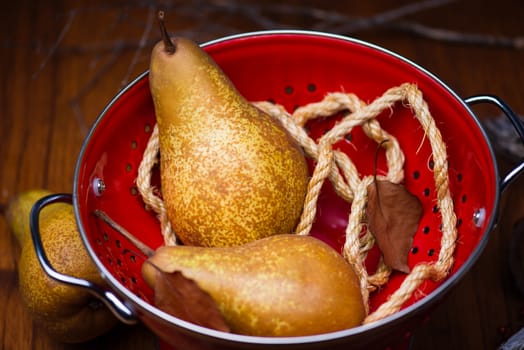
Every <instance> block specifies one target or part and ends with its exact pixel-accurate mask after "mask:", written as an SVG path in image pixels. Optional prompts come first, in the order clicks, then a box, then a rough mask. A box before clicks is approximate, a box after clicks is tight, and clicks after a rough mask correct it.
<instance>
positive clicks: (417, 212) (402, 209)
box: [366, 180, 422, 273]
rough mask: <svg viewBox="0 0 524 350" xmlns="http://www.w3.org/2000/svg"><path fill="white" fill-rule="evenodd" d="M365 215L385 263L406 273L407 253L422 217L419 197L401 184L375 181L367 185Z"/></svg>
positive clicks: (407, 267)
mask: <svg viewBox="0 0 524 350" xmlns="http://www.w3.org/2000/svg"><path fill="white" fill-rule="evenodd" d="M366 214H367V218H368V227H369V229H370V231H371V233H372V234H373V236H374V237H375V240H376V242H377V245H378V247H379V249H380V251H381V252H382V255H383V258H384V263H385V264H386V265H388V266H389V267H391V268H392V269H394V270H398V271H401V272H405V273H409V266H408V254H409V251H410V249H411V245H412V244H413V236H414V235H415V232H416V230H417V227H418V224H419V221H420V218H421V216H422V205H421V203H420V201H419V199H418V198H417V197H416V196H414V195H412V194H411V193H409V191H408V190H407V189H406V188H405V187H404V186H402V185H400V184H395V183H392V182H390V181H377V180H375V181H374V182H373V183H372V184H370V185H369V186H368V204H367V209H366Z"/></svg>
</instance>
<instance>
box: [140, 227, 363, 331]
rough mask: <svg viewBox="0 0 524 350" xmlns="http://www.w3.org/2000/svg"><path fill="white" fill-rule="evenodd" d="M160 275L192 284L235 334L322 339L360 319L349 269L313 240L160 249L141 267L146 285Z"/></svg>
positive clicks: (354, 280)
mask: <svg viewBox="0 0 524 350" xmlns="http://www.w3.org/2000/svg"><path fill="white" fill-rule="evenodd" d="M159 270H160V271H163V272H167V273H173V272H175V271H179V272H181V273H182V275H183V276H184V277H186V278H189V279H191V280H193V281H195V282H196V283H197V284H198V285H199V286H200V288H201V289H202V290H203V291H205V292H207V293H208V294H209V295H210V296H211V297H212V298H213V299H214V301H215V302H216V304H217V307H218V309H219V310H220V311H221V313H222V315H223V316H224V319H225V321H226V323H227V324H228V326H229V327H230V328H231V331H232V332H234V333H239V334H246V335H254V336H268V337H282V336H302V335H313V334H321V333H327V332H333V331H338V330H343V329H348V328H351V327H355V326H358V325H360V324H361V323H362V321H363V319H364V317H365V314H366V308H365V307H364V302H363V298H362V293H361V291H360V286H359V281H358V279H357V276H356V274H355V271H354V270H353V268H352V267H351V266H350V265H349V263H348V262H346V260H345V259H344V258H343V257H342V256H341V255H340V254H338V253H337V252H336V251H335V250H333V249H332V248H331V247H330V246H328V245H327V244H325V243H324V242H322V241H320V240H319V239H317V238H314V237H311V236H299V235H294V234H281V235H275V236H270V237H267V238H263V239H260V240H257V241H253V242H250V243H247V244H244V245H241V246H233V247H214V248H213V247H195V246H169V247H167V246H165V247H161V248H159V249H158V250H157V251H156V252H155V254H154V255H153V256H152V257H150V258H149V259H148V261H147V262H146V263H144V264H143V265H142V275H143V277H144V279H145V281H146V282H147V283H148V284H149V285H150V286H152V288H154V286H155V283H156V279H157V278H161V277H160V276H161V274H160V273H159V272H158V271H159ZM189 311H190V310H189Z"/></svg>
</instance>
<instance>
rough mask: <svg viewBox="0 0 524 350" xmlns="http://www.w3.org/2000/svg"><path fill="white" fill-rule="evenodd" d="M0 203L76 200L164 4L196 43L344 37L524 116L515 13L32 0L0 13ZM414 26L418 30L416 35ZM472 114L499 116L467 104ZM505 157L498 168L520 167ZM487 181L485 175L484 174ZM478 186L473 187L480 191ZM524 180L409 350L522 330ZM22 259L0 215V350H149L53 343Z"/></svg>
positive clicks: (444, 5)
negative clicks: (515, 249) (85, 162)
mask: <svg viewBox="0 0 524 350" xmlns="http://www.w3.org/2000/svg"><path fill="white" fill-rule="evenodd" d="M0 6H1V8H0V17H1V20H0V78H1V80H0V167H1V171H0V204H2V205H5V203H7V201H8V200H9V199H10V198H12V197H13V195H15V194H16V193H17V192H19V191H23V190H26V189H29V188H34V187H44V188H48V189H50V190H52V191H54V192H71V190H72V183H73V172H74V167H75V162H76V158H77V154H78V152H79V149H80V147H81V145H82V142H83V140H84V138H85V137H86V133H87V132H88V130H89V128H90V126H91V124H92V123H93V121H94V120H95V118H96V117H97V116H98V114H99V112H100V111H101V110H102V109H103V107H104V106H105V104H106V103H107V102H108V101H109V99H110V98H111V97H112V96H113V95H115V94H116V93H117V92H118V91H119V89H121V88H122V87H123V86H124V85H125V84H126V83H128V82H129V81H130V80H132V79H133V78H134V77H136V76H137V75H138V74H139V73H141V72H143V71H144V70H146V69H147V67H148V61H149V53H150V49H151V47H152V45H153V44H154V43H155V42H156V41H157V39H158V29H157V26H156V23H155V21H154V16H155V13H156V10H157V8H158V7H160V6H161V7H164V8H165V9H166V10H167V12H168V13H169V16H170V29H171V30H172V31H176V32H177V33H178V34H180V35H185V36H188V37H191V38H193V39H194V40H196V41H198V42H204V41H207V40H210V39H214V38H218V37H221V36H224V35H227V34H233V33H240V32H245V31H251V30H260V29H278V28H300V29H316V30H322V31H328V32H334V33H340V34H345V35H349V36H353V37H356V38H359V39H362V40H366V41H369V42H372V43H374V44H377V45H380V46H383V47H385V48H387V49H390V50H392V51H394V52H397V53H399V54H401V55H403V56H405V57H407V58H409V59H411V60H413V61H415V62H416V63H418V64H419V65H421V66H422V67H424V68H426V69H428V70H429V71H431V72H432V73H434V74H435V75H437V76H438V77H440V78H441V79H442V80H443V81H444V82H445V83H447V84H448V85H449V86H450V87H451V88H452V89H453V90H455V91H456V92H457V93H458V95H459V96H461V97H467V96H470V95H473V94H478V93H490V94H495V95H498V96H500V97H501V98H503V99H504V100H505V101H506V102H507V103H508V104H509V105H510V106H512V107H513V109H514V110H515V111H516V112H517V113H520V114H524V25H523V24H522V15H523V14H524V5H523V4H522V2H521V1H519V0H513V1H511V0H499V1H476V0H465V1H435V0H433V1H431V0H430V1H412V2H410V1H396V0H391V1H326V0H323V1H316V0H308V1H290V0H278V1H269V0H268V1H242V2H240V1H232V0H224V1H198V0H191V1H170V2H168V1H157V2H153V1H138V0H128V1H116V0H112V1H96V0H90V1H79V0H77V1H65V0H64V1H56V0H49V1H47V0H46V1H29V0H19V1H10V2H2V5H0ZM419 25H422V26H423V27H420V26H419ZM475 110H476V112H477V113H478V115H479V117H480V118H482V119H483V120H484V119H485V118H490V117H495V116H496V115H497V114H498V111H496V110H494V109H492V108H488V107H478V108H477V107H475ZM503 153H504V152H501V154H500V163H499V165H500V168H501V170H502V171H506V170H507V169H510V168H512V167H513V166H515V160H513V159H509V158H508V157H506V156H505V154H503ZM479 176H482V174H479ZM479 190H482V189H479ZM523 191H524V183H523V181H521V180H518V181H516V182H515V183H513V184H512V185H511V187H510V189H509V190H508V191H506V192H505V193H504V194H503V201H502V203H501V207H500V208H501V213H500V214H501V217H500V222H499V225H498V227H497V228H496V229H495V230H494V231H493V232H492V233H491V238H490V241H489V244H488V246H487V248H486V249H485V251H484V252H483V254H482V256H481V257H480V259H479V260H478V262H477V263H476V264H475V266H474V268H473V269H471V271H470V272H469V273H468V274H467V275H466V277H465V278H464V279H463V280H462V281H461V282H460V284H459V285H458V286H457V287H456V288H455V289H454V290H453V291H452V292H451V293H450V294H449V296H448V297H447V298H446V299H445V301H444V302H443V303H442V304H441V305H440V306H439V307H438V308H437V309H436V310H435V311H434V312H433V313H432V314H431V317H430V318H429V320H428V321H427V322H426V323H425V324H424V325H422V326H421V327H420V328H419V329H417V330H416V331H415V332H414V334H413V344H412V349H444V348H445V349H450V350H451V349H457V350H458V349H478V350H484V349H486V350H487V349H495V348H496V347H497V346H498V345H500V344H501V343H502V342H503V341H504V340H505V339H507V337H508V336H510V335H511V334H512V333H514V332H515V331H517V330H518V329H520V328H521V327H522V326H524V298H523V296H522V295H521V294H520V293H518V291H517V290H516V288H515V285H514V281H513V277H512V276H511V275H510V274H509V271H508V263H507V255H508V249H509V246H510V238H511V232H512V230H513V227H514V225H515V223H516V222H517V220H519V219H520V218H521V217H523V216H524V205H523V203H524V200H523V199H522V194H523ZM19 253H20V249H19V247H18V246H17V243H16V241H15V239H14V238H13V236H12V235H11V233H10V232H9V230H8V227H7V225H6V222H5V220H4V218H3V217H1V218H0V337H1V338H0V348H1V349H9V350H11V349H92V348H97V349H152V348H155V344H156V342H155V338H154V336H153V335H152V334H151V333H150V332H149V331H148V330H147V329H145V328H144V327H142V326H135V327H132V328H129V327H126V326H123V325H122V326H119V327H117V328H116V329H115V330H114V331H112V332H110V333H109V334H107V335H105V336H103V337H100V338H98V339H96V340H94V341H92V342H89V343H86V344H82V345H76V346H68V345H63V344H59V343H56V342H55V341H54V340H53V339H50V338H49V337H48V336H47V335H46V334H45V333H44V332H43V331H42V330H40V329H39V328H38V327H35V326H34V325H33V323H32V321H31V319H30V317H29V315H28V314H27V312H26V311H25V310H24V308H23V305H22V304H21V301H20V297H19V294H18V283H17V272H16V271H17V261H18V255H19Z"/></svg>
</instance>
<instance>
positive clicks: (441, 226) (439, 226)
mask: <svg viewBox="0 0 524 350" xmlns="http://www.w3.org/2000/svg"><path fill="white" fill-rule="evenodd" d="M443 227H444V224H443V223H441V224H440V225H438V229H439V230H440V231H442V228H443Z"/></svg>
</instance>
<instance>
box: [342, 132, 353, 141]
mask: <svg viewBox="0 0 524 350" xmlns="http://www.w3.org/2000/svg"><path fill="white" fill-rule="evenodd" d="M344 138H345V139H346V141H347V142H351V141H353V135H352V134H351V133H350V134H346V135H345V136H344Z"/></svg>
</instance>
